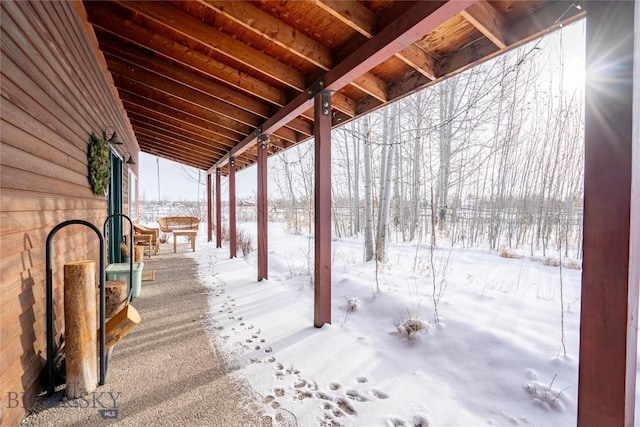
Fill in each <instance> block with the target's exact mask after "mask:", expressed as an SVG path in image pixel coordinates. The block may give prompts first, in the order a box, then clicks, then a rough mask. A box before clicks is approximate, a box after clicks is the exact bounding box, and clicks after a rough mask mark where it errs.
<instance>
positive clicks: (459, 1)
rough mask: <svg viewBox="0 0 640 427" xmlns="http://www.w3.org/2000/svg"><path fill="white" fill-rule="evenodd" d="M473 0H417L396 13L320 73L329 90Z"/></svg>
mask: <svg viewBox="0 0 640 427" xmlns="http://www.w3.org/2000/svg"><path fill="white" fill-rule="evenodd" d="M474 1H475V0H456V1H448V2H429V3H423V2H418V3H417V4H414V5H413V6H412V7H411V8H409V9H408V10H407V11H406V12H404V13H403V14H402V15H401V16H400V17H398V18H397V19H396V20H395V21H393V24H390V25H389V26H387V27H385V28H384V29H382V30H381V31H380V32H379V33H378V34H377V35H376V36H375V37H373V38H372V39H370V40H369V41H367V42H366V43H365V44H364V45H362V46H361V47H360V48H359V49H358V50H356V51H355V52H353V53H352V54H351V55H349V56H347V57H346V58H345V59H344V60H343V61H342V62H341V63H340V64H338V65H337V66H336V67H335V68H333V69H332V70H331V71H329V72H327V74H326V75H325V77H324V85H325V88H326V89H329V90H340V89H341V88H343V87H344V86H345V85H346V84H348V83H349V82H350V81H351V80H353V79H354V78H356V77H357V76H359V75H362V73H363V72H364V71H365V70H370V69H371V68H373V67H375V66H377V65H379V64H380V63H382V62H384V61H385V60H386V59H388V58H389V57H391V56H393V55H395V54H396V53H398V52H400V51H401V50H403V49H404V48H406V47H407V46H409V45H411V44H412V43H413V42H414V41H415V40H417V39H419V38H420V37H422V36H424V34H427V33H429V32H430V31H432V30H434V29H435V28H437V27H438V26H440V25H441V24H443V23H444V22H446V21H447V20H449V19H450V18H452V17H453V16H455V15H457V14H458V13H460V11H461V10H464V9H465V8H467V7H469V6H470V5H471V4H473V3H474Z"/></svg>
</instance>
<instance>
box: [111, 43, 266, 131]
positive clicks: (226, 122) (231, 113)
mask: <svg viewBox="0 0 640 427" xmlns="http://www.w3.org/2000/svg"><path fill="white" fill-rule="evenodd" d="M105 56H106V58H107V62H108V64H109V70H111V72H112V73H115V74H119V75H121V76H123V77H126V78H128V79H130V80H133V81H136V82H138V83H140V84H143V85H146V86H149V87H151V88H154V89H156V90H160V91H162V92H164V93H166V94H168V95H171V96H175V97H177V98H180V99H182V100H183V101H187V102H191V103H193V104H194V105H199V106H201V107H203V108H206V109H207V110H209V111H211V112H212V113H215V114H217V115H218V116H219V119H220V120H219V124H220V126H223V127H226V128H227V129H231V130H233V131H235V132H240V133H245V134H246V133H248V128H250V127H251V128H254V127H256V126H258V124H259V123H260V119H259V118H258V117H257V116H256V115H255V114H251V113H249V112H247V111H244V110H241V109H239V108H237V107H233V106H231V105H228V104H227V103H225V102H223V101H220V100H218V99H216V98H214V97H212V96H210V95H207V94H205V93H203V92H201V91H198V90H195V89H193V88H191V87H189V86H187V85H184V84H182V83H178V82H175V81H173V80H171V79H168V78H166V77H164V76H162V75H160V74H155V73H152V72H151V71H149V70H146V69H144V68H141V67H139V66H137V65H134V64H131V63H128V62H125V61H123V60H122V59H120V58H117V57H115V56H112V55H111V54H110V53H105Z"/></svg>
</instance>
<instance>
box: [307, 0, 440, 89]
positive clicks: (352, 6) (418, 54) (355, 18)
mask: <svg viewBox="0 0 640 427" xmlns="http://www.w3.org/2000/svg"><path fill="white" fill-rule="evenodd" d="M316 4H317V5H319V6H320V7H322V8H323V9H324V10H325V11H327V12H328V13H330V14H331V15H332V16H333V17H334V18H337V19H339V20H340V21H341V22H342V23H344V24H346V25H348V26H349V27H351V28H352V29H354V30H355V31H357V32H358V33H360V34H362V35H363V36H365V37H367V38H368V39H371V38H373V37H374V36H375V35H376V33H377V31H378V22H377V21H378V20H377V17H376V15H375V14H374V13H373V12H372V11H370V10H369V9H367V8H366V7H365V6H363V5H362V4H360V3H358V2H346V1H336V0H316ZM395 56H396V58H398V59H400V60H401V61H402V62H404V63H405V64H407V65H409V66H410V67H412V68H413V69H415V70H416V71H418V72H419V73H421V74H423V75H425V76H427V77H429V78H430V79H431V80H435V78H436V75H437V72H436V70H437V63H436V60H435V59H434V58H433V57H432V56H431V55H429V54H428V53H427V52H425V51H424V50H423V49H422V48H420V47H419V46H418V45H416V44H410V45H408V46H407V47H406V48H404V49H402V50H401V51H400V52H398V53H397V54H396V55H395ZM371 95H372V94H371ZM372 96H374V95H372ZM378 100H380V101H385V100H386V99H385V100H383V99H380V98H378Z"/></svg>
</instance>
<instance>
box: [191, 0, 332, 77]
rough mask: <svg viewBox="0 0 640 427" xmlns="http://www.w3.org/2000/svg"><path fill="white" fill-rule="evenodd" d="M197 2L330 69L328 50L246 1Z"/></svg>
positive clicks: (319, 65) (320, 66) (316, 64)
mask: <svg viewBox="0 0 640 427" xmlns="http://www.w3.org/2000/svg"><path fill="white" fill-rule="evenodd" d="M200 3H202V4H204V5H205V6H207V7H209V8H211V9H213V10H215V11H216V12H217V13H218V14H220V15H222V16H224V17H225V18H227V19H229V20H231V21H233V22H235V23H236V24H238V25H241V26H242V27H243V28H245V29H247V30H249V31H251V32H253V33H254V34H256V35H258V36H260V37H262V38H264V39H266V40H269V42H271V43H274V44H276V45H278V46H280V47H281V48H283V49H285V50H286V51H288V52H289V53H291V54H293V55H295V56H297V57H298V58H300V59H303V60H305V61H307V62H310V63H311V64H313V65H315V66H316V67H319V68H322V69H323V70H329V69H331V66H332V65H333V59H332V55H331V50H330V49H329V48H327V47H325V46H323V45H321V44H320V43H318V42H317V41H315V40H313V39H312V38H310V37H307V36H306V35H305V34H303V33H302V32H300V31H298V30H296V29H295V28H292V27H291V26H289V25H287V24H285V23H284V22H282V21H280V20H279V19H277V18H275V17H273V16H271V15H269V14H268V13H266V12H263V11H262V10H260V9H258V8H257V7H255V6H253V5H251V4H250V3H248V2H239V1H238V2H236V1H228V0H222V1H221V0H201V1H200Z"/></svg>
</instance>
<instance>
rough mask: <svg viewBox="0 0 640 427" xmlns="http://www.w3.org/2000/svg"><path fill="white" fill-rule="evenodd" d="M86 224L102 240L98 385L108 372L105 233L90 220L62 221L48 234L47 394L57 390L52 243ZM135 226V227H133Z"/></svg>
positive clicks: (102, 381)
mask: <svg viewBox="0 0 640 427" xmlns="http://www.w3.org/2000/svg"><path fill="white" fill-rule="evenodd" d="M73 224H78V225H84V226H87V227H89V228H90V229H92V230H93V231H94V232H95V233H96V235H97V236H98V240H99V241H100V270H99V271H100V274H99V276H100V378H99V381H98V385H104V383H105V377H106V373H107V362H106V359H105V327H104V326H105V325H104V323H105V319H104V315H105V289H104V284H105V276H106V272H105V241H104V235H103V234H102V233H101V232H100V229H98V227H96V226H95V225H93V224H92V223H90V222H89V221H85V220H82V219H71V220H68V221H64V222H61V223H60V224H58V225H56V226H55V227H54V228H53V229H52V230H51V232H49V235H48V236H47V248H46V270H47V271H46V273H47V277H46V280H47V295H46V297H47V307H46V310H47V367H46V369H47V395H48V396H51V395H53V393H54V392H55V386H56V384H54V381H53V371H54V368H55V366H54V365H55V362H54V351H53V350H54V349H53V347H54V342H53V341H54V339H53V338H54V330H53V267H52V266H53V261H52V258H51V244H52V242H53V238H54V236H55V235H56V234H57V233H58V231H60V230H61V229H63V228H64V227H66V226H68V225H73ZM132 228H133V227H132Z"/></svg>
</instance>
